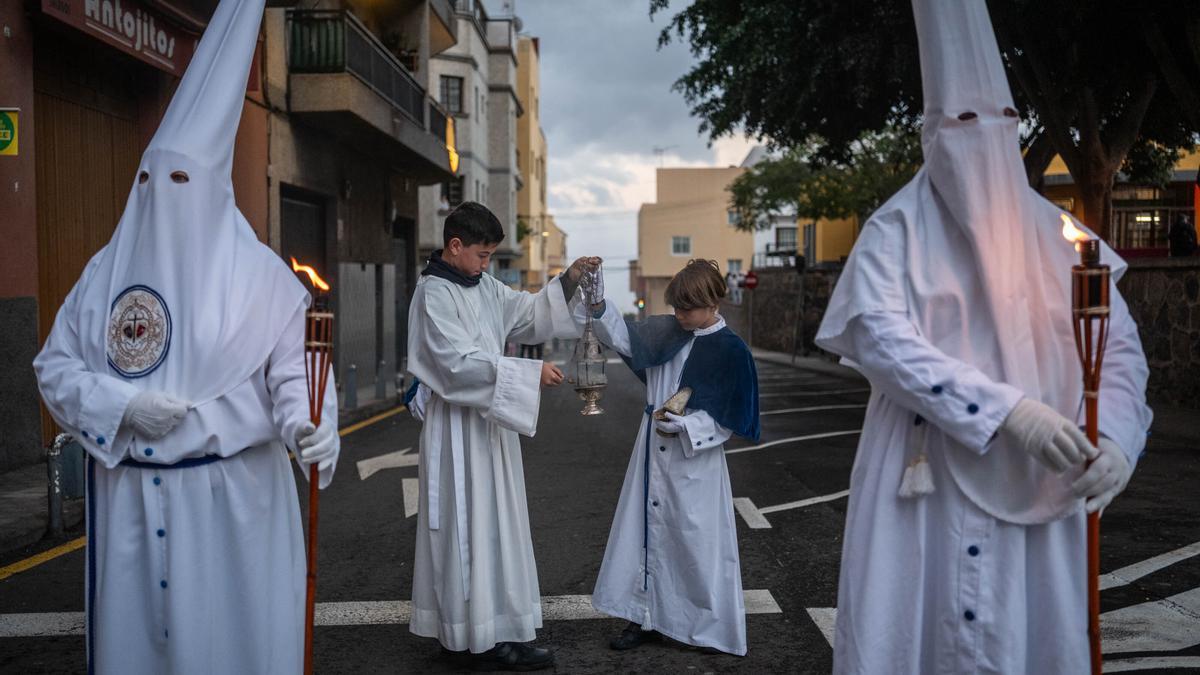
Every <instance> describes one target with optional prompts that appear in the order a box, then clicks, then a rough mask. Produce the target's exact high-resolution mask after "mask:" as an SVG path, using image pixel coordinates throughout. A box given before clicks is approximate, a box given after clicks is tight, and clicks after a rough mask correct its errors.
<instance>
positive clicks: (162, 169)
mask: <svg viewBox="0 0 1200 675" xmlns="http://www.w3.org/2000/svg"><path fill="white" fill-rule="evenodd" d="M262 13H263V0H222V1H221V3H220V4H219V6H218V7H217V10H216V12H215V14H214V15H213V17H212V20H211V21H210V22H209V25H208V27H207V29H206V30H205V33H204V36H203V38H202V39H201V41H200V43H199V45H198V47H197V49H196V52H195V55H194V56H193V58H192V61H191V64H190V65H189V67H188V69H187V72H186V73H185V75H184V77H183V80H182V81H181V82H180V84H179V87H178V89H177V90H176V92H175V95H174V97H173V98H172V100H171V103H170V105H169V107H168V109H167V111H166V113H165V115H164V117H163V120H162V123H161V124H160V125H159V128H158V130H157V132H156V133H155V135H154V138H153V139H152V140H151V141H150V145H149V146H148V147H147V149H146V151H145V153H144V154H143V156H142V160H141V163H140V165H139V166H138V172H137V177H136V179H135V182H134V185H133V188H132V191H131V192H130V195H129V200H128V202H127V203H126V207H125V211H124V213H123V214H122V216H121V220H120V222H119V224H118V225H117V229H116V231H115V232H114V233H113V237H112V239H111V240H110V241H109V243H108V244H107V245H106V246H104V247H103V248H102V249H101V250H100V251H99V252H98V253H96V255H95V256H94V257H93V258H92V260H91V261H90V262H89V263H88V264H87V266H86V268H85V269H84V271H83V274H82V275H81V277H80V279H79V281H78V282H77V283H76V285H75V287H74V289H72V291H71V293H70V294H69V295H68V296H67V298H66V300H65V301H64V303H63V306H62V308H61V309H60V310H59V312H58V316H57V318H56V319H55V322H54V326H53V328H52V330H51V332H50V335H49V336H48V338H47V340H46V344H45V346H44V348H43V349H42V351H41V353H39V354H38V356H37V358H36V359H35V360H34V368H35V370H36V371H37V375H38V382H39V387H40V389H41V393H42V397H43V400H44V401H45V403H46V407H47V408H48V409H49V411H50V413H51V415H52V416H53V417H54V419H55V421H56V422H57V423H58V424H59V426H61V427H62V428H63V429H64V430H66V431H67V432H69V433H70V434H72V435H73V436H74V437H75V438H76V439H77V440H78V441H79V442H80V443H82V444H83V447H84V449H85V450H86V451H87V453H88V455H89V461H88V467H87V472H88V473H87V534H88V550H87V585H86V595H87V597H86V620H87V630H86V633H87V654H88V669H89V672H98V673H147V674H150V673H281V674H282V673H287V674H291V673H296V672H298V671H299V670H300V669H301V664H302V653H301V652H302V650H303V635H304V629H303V625H302V624H303V619H304V577H305V556H304V548H303V533H302V530H301V526H300V512H299V502H298V499H297V495H296V487H295V482H294V480H295V479H294V477H293V474H292V469H291V466H290V462H289V460H288V457H287V448H286V447H285V444H286V445H290V446H291V447H292V448H293V449H295V450H296V451H297V454H298V455H303V456H305V457H306V458H307V459H304V460H302V462H304V463H310V462H312V461H316V462H319V464H318V466H319V467H320V482H321V485H322V486H325V485H327V484H328V483H329V481H330V480H331V479H332V477H333V471H334V464H335V461H336V456H337V451H338V440H337V433H336V429H337V401H336V394H335V388H334V386H333V384H332V382H331V383H330V386H329V388H328V390H327V395H326V399H325V401H324V413H323V416H324V420H323V422H322V424H321V428H320V429H319V430H317V429H313V428H312V425H311V423H309V420H308V394H307V386H306V382H305V374H304V360H303V350H304V313H305V310H306V308H307V307H308V304H309V302H310V298H309V295H308V292H307V291H306V290H305V288H304V287H303V285H302V284H301V283H300V281H299V280H298V279H297V278H296V276H295V274H294V273H293V272H292V271H291V270H290V269H289V268H288V267H287V265H286V264H285V263H284V262H283V261H282V260H281V259H280V258H279V256H277V255H276V254H275V253H274V252H272V251H271V249H269V248H267V247H266V246H264V245H263V244H262V243H260V242H259V241H258V239H257V238H256V236H255V234H254V231H253V229H251V227H250V225H249V223H248V222H247V221H246V219H245V218H244V217H243V216H242V214H241V213H239V212H238V210H237V207H236V205H235V203H234V195H233V184H232V178H231V170H232V163H233V149H234V138H235V136H236V133H237V127H238V122H239V120H240V118H241V113H242V105H243V102H244V97H245V90H246V81H247V76H248V73H249V67H250V64H251V61H252V57H253V53H254V48H255V44H256V42H257V39H258V30H259V24H260V22H261V19H262ZM314 451H316V452H317V455H315V456H314V455H313V452H314ZM305 475H306V476H307V471H305Z"/></svg>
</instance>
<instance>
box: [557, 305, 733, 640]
mask: <svg viewBox="0 0 1200 675" xmlns="http://www.w3.org/2000/svg"><path fill="white" fill-rule="evenodd" d="M585 311H586V309H585V308H584V307H583V306H582V305H579V306H577V307H576V310H575V316H576V321H577V322H580V323H582V322H583V320H584V319H585V315H584V314H583V312H585ZM593 325H594V327H595V330H596V336H597V337H598V338H599V339H600V341H601V342H603V343H604V344H606V345H608V346H609V347H611V348H612V349H615V350H616V351H617V352H619V353H621V354H624V355H626V356H629V355H630V344H629V331H628V329H627V328H626V326H625V322H624V320H623V319H622V318H621V316H620V315H619V314H618V313H617V312H616V311H615V310H613V309H612V308H611V303H605V308H604V314H603V315H602V316H601V317H600V318H599V320H597V321H596V322H595V323H594V324H593ZM724 327H725V320H724V319H719V320H718V322H717V323H716V324H714V325H713V326H711V327H709V328H705V329H701V330H697V331H694V335H695V336H696V337H699V336H702V335H709V334H711V333H715V332H717V331H719V330H721V329H722V328H724ZM694 343H695V338H693V339H692V340H690V341H688V343H687V344H686V345H684V347H683V349H681V350H679V353H677V354H676V355H675V356H674V357H672V359H671V360H670V361H668V362H667V363H664V364H663V365H661V366H655V367H653V368H648V369H646V404H647V405H646V409H647V410H649V411H653V410H656V409H658V408H660V407H662V405H663V404H664V403H666V401H667V399H669V398H670V397H671V396H673V395H675V393H676V392H678V391H679V378H680V376H681V375H682V374H683V366H684V364H685V363H687V358H688V355H689V354H690V353H691V351H692V345H693V344H694ZM650 419H651V418H650V416H649V415H648V414H647V415H643V417H642V422H641V424H640V425H639V426H638V436H637V440H636V441H635V442H634V445H633V454H632V456H631V457H630V458H629V467H628V468H627V469H626V470H625V483H624V485H623V486H622V487H621V497H620V500H619V501H618V502H617V512H616V514H615V515H614V516H613V524H612V530H611V531H610V533H609V536H608V546H607V548H606V549H605V551H604V562H603V563H602V564H601V566H600V576H599V578H597V580H596V590H595V593H594V594H593V595H592V605H593V606H594V607H595V608H596V609H597V610H598V611H601V612H604V613H605V614H611V615H613V616H618V617H621V618H624V619H628V620H629V621H632V622H634V623H637V624H641V626H642V628H643V629H644V630H656V631H658V632H660V633H662V634H663V635H666V636H667V637H670V638H672V639H674V640H678V641H680V642H685V643H687V644H690V645H696V646H699V647H712V648H714V649H719V650H721V651H723V652H728V653H730V654H737V655H739V656H744V655H745V654H746V607H745V600H744V598H743V596H742V573H741V565H740V562H739V559H738V547H737V526H736V523H735V521H734V508H733V493H732V490H731V488H730V483H729V469H728V467H727V466H726V464H725V445H724V444H725V441H727V440H729V437H730V436H732V435H733V433H732V432H731V431H730V430H728V429H726V428H724V427H722V426H721V425H719V424H717V422H716V421H715V420H713V418H712V417H711V416H709V414H708V413H706V412H704V411H703V410H690V409H689V410H688V411H687V415H686V416H685V417H684V418H683V419H684V424H685V427H686V430H685V431H683V432H681V433H680V434H679V435H678V436H677V437H675V438H666V437H664V436H660V435H659V434H658V433H657V432H656V431H654V430H653V422H652V421H651V422H650V423H647V420H650ZM647 434H649V435H650V436H649V445H647ZM647 448H649V451H647ZM647 471H649V474H648V475H649V481H648V482H647V480H646V476H647Z"/></svg>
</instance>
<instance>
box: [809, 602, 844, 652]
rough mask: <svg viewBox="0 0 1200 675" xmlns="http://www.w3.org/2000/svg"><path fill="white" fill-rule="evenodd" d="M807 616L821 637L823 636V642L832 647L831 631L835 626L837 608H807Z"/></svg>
mask: <svg viewBox="0 0 1200 675" xmlns="http://www.w3.org/2000/svg"><path fill="white" fill-rule="evenodd" d="M808 616H809V618H811V619H812V620H813V623H815V624H817V628H818V629H819V630H820V631H821V635H824V636H825V641H826V642H828V643H829V646H830V647H833V630H834V627H835V626H836V625H837V608H836V607H809V608H808Z"/></svg>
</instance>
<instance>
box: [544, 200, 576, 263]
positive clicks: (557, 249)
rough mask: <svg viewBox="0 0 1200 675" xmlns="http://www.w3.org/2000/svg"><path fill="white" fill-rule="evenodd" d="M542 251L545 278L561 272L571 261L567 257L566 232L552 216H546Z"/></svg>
mask: <svg viewBox="0 0 1200 675" xmlns="http://www.w3.org/2000/svg"><path fill="white" fill-rule="evenodd" d="M542 251H543V252H544V253H545V255H546V278H547V279H552V278H554V277H556V276H558V275H559V274H562V273H563V272H564V271H565V270H566V269H567V265H570V264H571V261H570V260H568V259H567V233H566V232H563V231H562V229H560V228H559V227H558V225H557V224H555V222H554V216H551V215H547V216H546V229H545V230H542Z"/></svg>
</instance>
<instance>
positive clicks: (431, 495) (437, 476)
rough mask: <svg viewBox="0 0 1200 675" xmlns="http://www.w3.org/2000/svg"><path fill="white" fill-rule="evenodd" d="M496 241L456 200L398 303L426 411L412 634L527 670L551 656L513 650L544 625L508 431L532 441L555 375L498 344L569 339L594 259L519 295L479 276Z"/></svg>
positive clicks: (472, 206)
mask: <svg viewBox="0 0 1200 675" xmlns="http://www.w3.org/2000/svg"><path fill="white" fill-rule="evenodd" d="M503 239H504V229H503V227H502V226H501V225H500V221H499V220H497V219H496V216H494V215H493V214H492V213H491V212H490V211H488V210H487V209H486V208H485V207H483V206H481V205H479V204H476V203H474V202H465V203H463V204H462V205H460V206H458V207H457V208H456V209H455V210H454V211H453V212H451V213H450V215H449V216H447V217H446V222H445V225H444V231H443V243H444V248H443V249H440V250H438V251H435V252H434V254H433V256H432V257H431V258H430V260H429V264H428V266H427V267H426V269H425V271H424V272H422V273H421V274H422V276H421V279H420V281H419V282H418V283H417V290H416V292H415V293H414V295H413V301H412V306H411V308H410V309H409V315H408V326H409V338H408V353H409V361H408V368H409V371H410V372H411V373H412V374H413V375H415V376H416V377H417V378H418V379H419V380H420V386H419V387H418V389H417V390H416V391H415V392H414V396H413V399H414V400H415V401H417V402H420V407H421V409H422V412H421V415H423V417H424V427H423V428H422V431H421V447H420V458H421V459H420V464H419V467H420V470H419V477H420V481H421V503H420V509H419V511H418V516H417V545H416V562H415V563H414V570H413V596H412V597H413V617H412V621H411V623H410V624H409V627H410V630H412V632H413V633H415V634H417V635H420V636H423V637H432V638H437V639H438V640H439V641H440V642H441V644H442V646H443V647H444V648H445V649H447V650H449V651H451V652H470V655H466V654H460V655H459V656H460V658H462V659H463V660H464V661H465V662H466V665H470V666H472V667H476V668H489V669H497V670H533V669H538V668H546V667H549V666H551V665H553V663H554V656H553V654H551V653H550V652H549V651H548V650H546V649H541V648H536V647H532V646H530V645H526V644H522V643H525V642H529V641H531V640H533V639H534V637H535V635H534V632H535V630H536V629H537V628H540V627H541V625H542V609H541V596H540V594H539V590H538V580H537V567H536V564H535V562H534V559H533V542H532V539H531V538H530V533H529V514H528V511H527V507H526V503H525V475H524V469H523V468H522V464H521V444H520V440H519V438H518V434H523V435H526V436H533V434H534V432H535V431H536V430H537V421H538V408H539V404H540V402H541V389H540V388H541V387H553V386H557V385H558V384H559V383H560V382H562V379H563V374H562V372H561V371H560V370H559V369H558V368H557V367H555V366H554V365H553V364H552V363H549V362H543V361H536V360H531V359H518V358H510V357H506V356H504V347H505V343H506V342H507V341H510V340H511V341H516V342H524V343H539V342H545V341H546V340H549V339H551V338H554V337H576V336H577V335H578V332H577V331H576V328H575V324H574V322H573V321H572V319H571V315H570V312H569V310H568V308H567V300H568V298H569V297H570V295H571V294H572V293H574V292H575V281H573V280H578V278H579V275H580V273H581V272H582V271H583V270H584V269H587V268H589V267H591V266H594V265H595V264H596V262H598V261H597V260H595V259H583V258H581V259H580V260H577V261H576V262H575V263H574V264H573V265H572V266H571V269H570V270H569V271H568V273H567V274H565V275H562V276H559V277H557V278H555V279H553V280H551V281H550V283H548V284H546V287H545V288H544V289H543V290H542V291H540V292H539V293H537V294H530V293H520V292H517V291H513V290H511V289H509V288H508V287H507V286H505V285H504V284H502V283H500V282H499V281H497V280H496V279H495V277H492V276H491V275H489V274H485V273H484V270H485V269H487V266H488V264H489V262H490V261H491V255H492V253H494V252H495V250H496V247H497V246H498V245H499V243H500V242H501V240H503ZM418 392H419V393H418Z"/></svg>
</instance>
